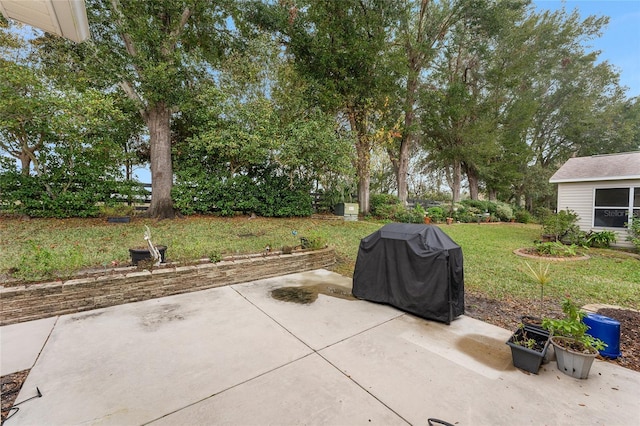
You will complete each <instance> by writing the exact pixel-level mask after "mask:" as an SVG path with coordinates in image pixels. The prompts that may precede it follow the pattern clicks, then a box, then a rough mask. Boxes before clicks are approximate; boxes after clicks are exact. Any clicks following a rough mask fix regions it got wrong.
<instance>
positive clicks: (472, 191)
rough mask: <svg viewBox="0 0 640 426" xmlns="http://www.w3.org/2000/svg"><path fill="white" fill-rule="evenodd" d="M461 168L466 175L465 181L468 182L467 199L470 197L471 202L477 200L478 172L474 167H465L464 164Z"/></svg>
mask: <svg viewBox="0 0 640 426" xmlns="http://www.w3.org/2000/svg"><path fill="white" fill-rule="evenodd" d="M463 167H464V172H465V174H466V175H467V181H469V197H471V199H472V200H477V199H478V192H479V190H478V187H479V184H480V178H479V177H478V171H477V170H476V169H475V167H472V166H467V165H466V164H464V165H463Z"/></svg>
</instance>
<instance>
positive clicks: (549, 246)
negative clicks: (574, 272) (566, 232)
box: [535, 241, 578, 257]
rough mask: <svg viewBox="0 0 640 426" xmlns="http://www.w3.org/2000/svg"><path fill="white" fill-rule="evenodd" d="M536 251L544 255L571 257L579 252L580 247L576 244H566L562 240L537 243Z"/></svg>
mask: <svg viewBox="0 0 640 426" xmlns="http://www.w3.org/2000/svg"><path fill="white" fill-rule="evenodd" d="M535 248H536V251H537V252H538V254H541V255H544V256H561V257H569V256H576V255H577V254H578V247H577V246H576V245H575V244H571V245H565V244H562V243H561V242H560V241H554V242H550V243H536V245H535Z"/></svg>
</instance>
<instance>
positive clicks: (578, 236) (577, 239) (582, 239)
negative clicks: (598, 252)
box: [562, 227, 590, 247]
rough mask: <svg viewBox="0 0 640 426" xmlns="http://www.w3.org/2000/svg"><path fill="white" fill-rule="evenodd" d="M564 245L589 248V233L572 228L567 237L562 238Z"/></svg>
mask: <svg viewBox="0 0 640 426" xmlns="http://www.w3.org/2000/svg"><path fill="white" fill-rule="evenodd" d="M562 243H563V244H569V245H571V244H573V245H576V246H580V247H589V246H590V244H589V241H588V239H587V233H586V232H584V231H581V230H580V229H578V227H573V228H571V229H570V230H569V231H568V232H567V233H566V234H565V236H564V237H563V238H562Z"/></svg>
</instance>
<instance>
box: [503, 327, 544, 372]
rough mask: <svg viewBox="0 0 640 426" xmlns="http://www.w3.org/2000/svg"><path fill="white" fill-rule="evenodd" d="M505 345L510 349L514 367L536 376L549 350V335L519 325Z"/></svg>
mask: <svg viewBox="0 0 640 426" xmlns="http://www.w3.org/2000/svg"><path fill="white" fill-rule="evenodd" d="M507 345H509V347H510V348H511V358H512V360H513V365H514V367H516V368H519V369H521V370H525V371H528V372H530V373H533V374H538V370H540V364H542V360H543V359H544V357H545V356H546V354H547V349H548V348H549V334H548V333H544V332H542V331H540V330H537V329H535V328H531V327H528V326H526V325H524V324H521V325H520V327H519V328H518V329H517V330H516V331H515V333H513V335H512V336H511V338H509V340H507Z"/></svg>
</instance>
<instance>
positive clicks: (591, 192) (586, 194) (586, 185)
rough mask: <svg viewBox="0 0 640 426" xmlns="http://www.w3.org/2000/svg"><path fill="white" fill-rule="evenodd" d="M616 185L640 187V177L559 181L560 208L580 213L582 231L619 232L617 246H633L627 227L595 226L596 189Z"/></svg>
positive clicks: (579, 223)
mask: <svg viewBox="0 0 640 426" xmlns="http://www.w3.org/2000/svg"><path fill="white" fill-rule="evenodd" d="M616 187H617V188H623V187H636V188H638V187H640V179H633V180H607V181H594V182H565V183H558V210H565V209H567V208H568V209H569V210H573V211H574V212H575V213H576V214H578V216H579V218H578V226H579V227H580V230H582V231H585V232H589V231H594V232H600V231H614V232H615V233H616V234H617V242H616V244H615V245H616V246H620V247H633V245H632V244H631V242H629V241H627V236H628V235H629V234H628V233H627V231H626V229H621V228H604V227H594V226H593V207H594V206H593V204H594V198H595V189H596V188H616Z"/></svg>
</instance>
